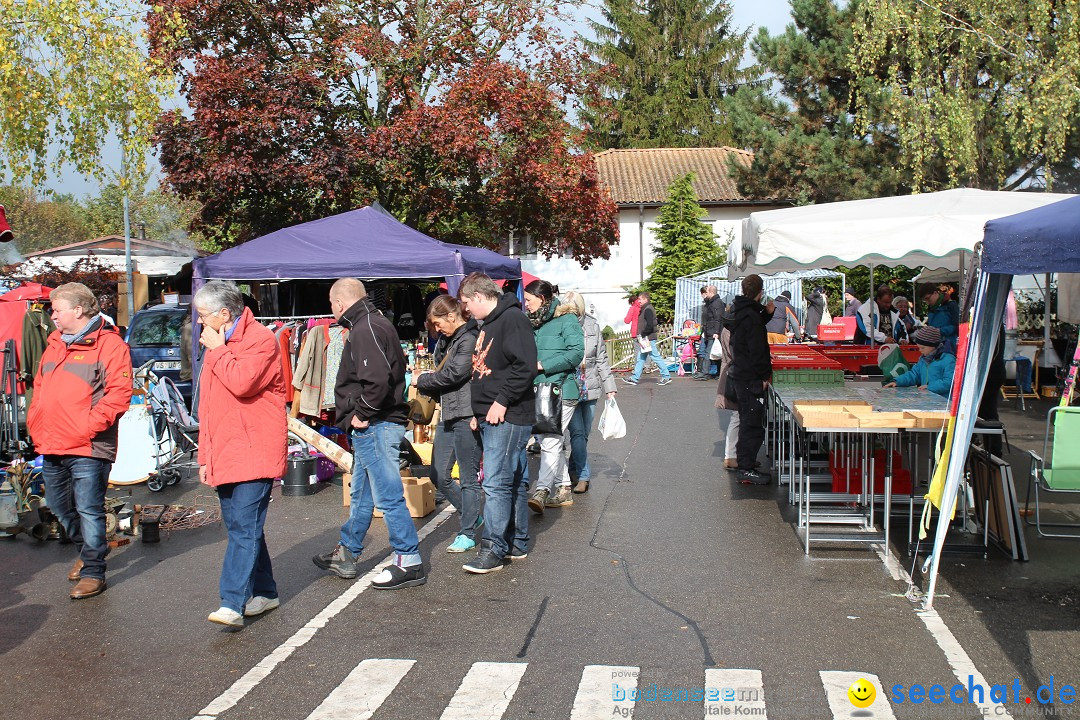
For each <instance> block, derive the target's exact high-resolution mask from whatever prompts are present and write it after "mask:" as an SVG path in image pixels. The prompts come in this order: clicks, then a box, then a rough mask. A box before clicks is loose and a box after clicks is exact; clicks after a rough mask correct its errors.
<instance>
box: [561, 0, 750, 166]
mask: <svg viewBox="0 0 1080 720" xmlns="http://www.w3.org/2000/svg"><path fill="white" fill-rule="evenodd" d="M731 13H732V11H731V5H730V3H729V2H728V0H604V10H603V15H604V21H605V22H595V21H592V22H591V24H592V28H593V31H594V32H595V33H596V38H597V39H596V40H592V41H588V40H587V41H586V47H587V48H588V50H589V52H590V53H591V54H592V56H593V61H594V63H595V67H596V69H597V71H598V78H599V91H598V97H595V98H593V99H591V100H588V101H587V102H586V105H585V107H584V109H583V111H582V119H583V120H584V123H585V126H586V131H587V132H586V137H587V140H588V142H589V143H590V144H592V145H593V146H594V147H599V148H643V147H712V146H717V145H725V144H729V143H730V141H731V137H732V135H731V131H730V127H729V123H728V122H727V121H726V120H725V118H724V114H723V112H722V100H723V98H724V97H725V96H726V95H728V94H730V93H731V92H733V91H734V89H735V88H736V87H738V86H739V85H741V84H743V83H745V82H746V80H747V78H748V77H753V76H755V75H756V70H755V69H754V68H746V69H742V68H740V64H741V63H742V59H743V54H744V51H745V48H746V39H747V37H748V36H749V32H750V31H749V29H747V30H739V29H737V28H735V27H734V26H733V25H732V16H731ZM605 23H606V24H605Z"/></svg>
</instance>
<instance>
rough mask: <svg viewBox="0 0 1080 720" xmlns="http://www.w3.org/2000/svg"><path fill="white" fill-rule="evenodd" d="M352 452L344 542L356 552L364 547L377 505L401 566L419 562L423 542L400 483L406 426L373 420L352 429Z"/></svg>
mask: <svg viewBox="0 0 1080 720" xmlns="http://www.w3.org/2000/svg"><path fill="white" fill-rule="evenodd" d="M350 435H351V438H352V451H353V474H352V489H351V493H352V494H351V496H350V497H351V500H350V503H349V519H348V520H346V521H345V524H344V525H342V526H341V544H342V545H344V546H345V547H347V548H349V551H350V552H352V554H353V555H359V554H360V553H361V552H363V550H364V536H365V535H367V531H368V528H369V527H370V526H371V517H372V512H374V510H375V507H376V506H378V508H379V509H380V510H382V512H383V519H384V520H386V531H387V533H389V535H390V547H392V548H394V552H396V553H397V554H398V555H399V557H398V559H397V564H398V565H399V566H400V567H412V566H413V565H419V564H420V562H421V560H420V541H419V540H418V539H417V536H416V526H415V525H413V521H412V516H411V515H409V508H408V507H407V506H406V505H405V491H404V489H403V488H402V486H401V470H400V468H399V466H398V457H399V456H400V453H401V440H402V439H403V438H404V437H405V426H404V425H398V424H397V423H391V422H373V423H371V425H370V426H368V427H367V428H365V429H363V430H357V429H355V428H353V429H352V430H351V431H350Z"/></svg>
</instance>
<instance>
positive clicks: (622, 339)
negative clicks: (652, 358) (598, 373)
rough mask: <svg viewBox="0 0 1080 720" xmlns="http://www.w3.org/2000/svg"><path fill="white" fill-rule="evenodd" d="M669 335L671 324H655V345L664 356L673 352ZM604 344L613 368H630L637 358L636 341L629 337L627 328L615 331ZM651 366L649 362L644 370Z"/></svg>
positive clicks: (648, 369)
mask: <svg viewBox="0 0 1080 720" xmlns="http://www.w3.org/2000/svg"><path fill="white" fill-rule="evenodd" d="M671 336H672V326H671V325H659V326H657V328H656V347H657V349H658V350H659V351H660V354H661V355H663V356H664V357H670V356H671V355H673V354H674V351H673V350H672V348H673V345H672V339H671ZM605 344H606V346H607V355H608V361H609V362H610V363H611V367H612V368H613V369H614V368H620V369H622V368H626V369H630V368H632V367H633V365H634V361H635V360H637V343H635V342H634V338H632V337H630V331H629V330H623V331H622V332H619V333H615V337H613V338H611V339H609V340H606V341H605ZM652 368H653V365H652V364H651V363H650V364H649V365H648V366H647V367H646V372H649V371H650V370H651V369H652Z"/></svg>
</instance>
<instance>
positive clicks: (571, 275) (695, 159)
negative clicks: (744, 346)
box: [510, 147, 788, 330]
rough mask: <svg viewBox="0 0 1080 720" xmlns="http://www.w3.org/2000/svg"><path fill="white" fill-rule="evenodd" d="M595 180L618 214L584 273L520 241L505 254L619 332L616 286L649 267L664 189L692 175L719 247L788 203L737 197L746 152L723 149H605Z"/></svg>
mask: <svg viewBox="0 0 1080 720" xmlns="http://www.w3.org/2000/svg"><path fill="white" fill-rule="evenodd" d="M595 158H596V168H597V172H598V174H599V177H600V181H601V182H602V183H603V184H604V186H605V187H606V188H607V189H608V192H609V193H610V194H611V198H612V199H613V200H614V201H615V204H616V205H617V206H618V208H619V244H618V245H615V246H612V248H611V257H610V258H609V259H607V260H597V261H595V262H593V264H592V265H591V266H589V268H588V269H587V270H586V269H584V268H582V267H581V265H579V264H578V263H577V262H575V261H574V260H573V259H572V258H568V257H553V258H551V259H550V260H548V259H547V258H544V257H543V256H537V255H536V251H535V248H533V247H530V246H529V245H528V243H527V242H519V243H516V245H517V247H513V246H512V247H511V248H510V251H511V254H512V255H514V256H517V257H520V258H521V265H522V268H524V269H525V270H527V271H528V272H530V273H532V274H533V275H536V276H537V277H540V278H543V279H544V280H547V281H548V282H551V283H554V284H556V285H558V286H559V289H560V290H562V291H565V290H578V291H579V292H581V293H582V294H583V295H584V296H585V302H586V304H587V305H591V306H592V308H593V310H592V312H593V314H594V315H595V316H596V318H597V320H599V321H600V325H601V327H603V326H605V325H610V326H611V327H612V328H614V329H616V330H620V329H626V326H625V324H624V323H623V322H622V319H623V316H624V315H625V314H626V292H625V290H623V287H624V286H635V287H636V286H638V285H640V284H641V283H642V282H643V281H644V280H645V278H646V277H648V267H649V265H650V264H651V263H652V261H653V247H652V246H653V243H654V242H655V240H654V238H653V228H655V227H656V220H657V215H658V213H659V208H660V206H661V205H663V204H664V202H665V201H666V200H667V190H668V187H669V186H670V185H671V183H672V182H673V181H674V180H675V179H676V178H679V177H682V176H684V175H686V174H687V173H694V183H693V185H694V190H695V192H697V195H698V202H699V203H700V204H701V206H702V208H704V209H705V211H706V213H707V214H708V215H707V217H706V218H705V222H708V223H709V224H710V225H712V227H713V232H714V233H716V239H717V242H718V243H720V244H723V245H727V244H728V242H730V241H731V240H733V239H736V240H737V239H739V238H740V237H741V235H742V221H743V220H744V219H745V218H746V217H747V216H748V215H749V214H750V213H751V212H754V211H757V210H770V209H773V208H776V207H784V206H786V205H788V203H784V202H777V201H776V200H771V199H757V198H747V197H744V196H743V195H742V194H740V193H739V189H738V187H737V186H736V184H735V178H734V177H733V176H732V173H731V166H730V164H731V163H736V164H738V165H741V166H743V167H749V166H750V163H751V161H752V160H753V159H754V155H753V153H751V152H749V151H746V150H739V149H737V148H730V147H711V148H651V149H642V150H605V151H604V152H601V153H598V154H597V155H596V156H595Z"/></svg>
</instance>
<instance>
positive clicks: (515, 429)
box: [480, 421, 532, 558]
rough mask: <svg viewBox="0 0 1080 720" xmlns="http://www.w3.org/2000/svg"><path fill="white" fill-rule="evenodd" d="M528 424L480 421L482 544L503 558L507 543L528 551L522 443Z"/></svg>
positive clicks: (526, 480)
mask: <svg viewBox="0 0 1080 720" xmlns="http://www.w3.org/2000/svg"><path fill="white" fill-rule="evenodd" d="M531 434H532V426H530V425H514V424H513V423H508V422H503V423H499V424H498V425H492V424H490V423H488V422H484V421H481V422H480V437H481V440H482V442H483V445H484V544H485V545H486V546H487V547H488V548H490V549H491V552H492V553H494V554H495V556H496V557H499V558H503V557H506V555H507V553H509V552H510V546H511V544H512V545H514V546H515V547H517V548H518V549H519V550H522V551H524V552H528V551H529V480H528V477H527V475H526V473H525V468H526V467H528V466H527V465H526V464H525V460H524V458H525V455H526V454H525V444H526V443H527V442H528V441H529V436H530V435H531Z"/></svg>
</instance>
